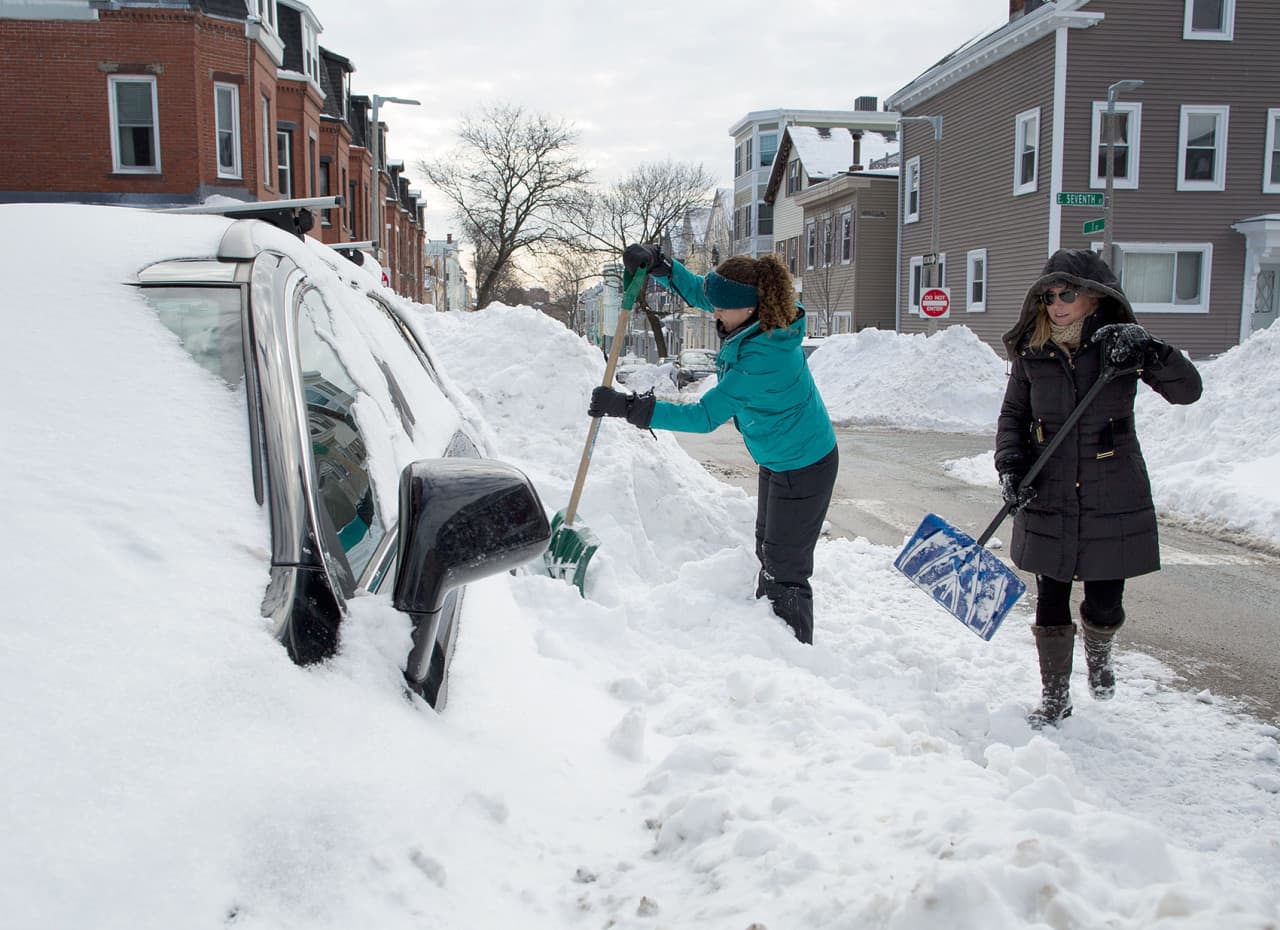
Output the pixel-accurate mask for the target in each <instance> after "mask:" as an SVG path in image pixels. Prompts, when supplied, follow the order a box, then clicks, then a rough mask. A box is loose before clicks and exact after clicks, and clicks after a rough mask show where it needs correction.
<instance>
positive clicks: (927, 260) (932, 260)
mask: <svg viewBox="0 0 1280 930" xmlns="http://www.w3.org/2000/svg"><path fill="white" fill-rule="evenodd" d="M920 264H922V265H924V266H925V267H926V268H928V267H929V266H931V265H936V264H938V253H937V252H929V253H927V254H926V255H925V256H924V257H922V258H921V259H920Z"/></svg>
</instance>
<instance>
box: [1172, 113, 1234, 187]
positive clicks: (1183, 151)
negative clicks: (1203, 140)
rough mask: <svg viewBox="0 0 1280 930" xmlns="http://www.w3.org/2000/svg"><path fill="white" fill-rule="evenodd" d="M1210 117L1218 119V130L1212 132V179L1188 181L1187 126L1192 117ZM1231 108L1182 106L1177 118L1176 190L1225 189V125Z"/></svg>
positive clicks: (1228, 120)
mask: <svg viewBox="0 0 1280 930" xmlns="http://www.w3.org/2000/svg"><path fill="white" fill-rule="evenodd" d="M1205 115H1212V116H1216V117H1217V118H1218V128H1217V130H1215V132H1214V159H1213V178H1212V179H1211V180H1208V181H1188V180H1187V179H1186V165H1187V124H1188V122H1189V119H1190V117H1192V116H1205ZM1230 117H1231V107H1230V106H1227V105H1222V106H1200V105H1190V104H1183V105H1182V107H1181V115H1180V116H1179V118H1178V178H1177V180H1178V190H1180V191H1224V190H1226V189H1227V125H1228V123H1229V122H1230Z"/></svg>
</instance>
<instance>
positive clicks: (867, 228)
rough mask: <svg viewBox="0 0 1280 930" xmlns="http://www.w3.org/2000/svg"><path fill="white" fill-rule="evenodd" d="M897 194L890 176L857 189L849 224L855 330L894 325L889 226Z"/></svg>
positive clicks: (892, 248)
mask: <svg viewBox="0 0 1280 930" xmlns="http://www.w3.org/2000/svg"><path fill="white" fill-rule="evenodd" d="M897 197H898V182H897V180H896V179H894V178H884V179H879V180H872V182H871V187H870V188H868V189H867V190H864V191H860V192H859V193H858V199H857V210H858V214H857V216H856V217H855V218H854V227H853V236H854V239H853V241H854V245H853V262H854V268H855V271H856V274H857V278H856V280H855V287H854V304H853V328H854V331H855V332H856V331H857V330H860V329H866V328H868V327H874V328H875V329H885V330H890V331H892V330H893V328H894V323H895V310H894V305H893V274H892V272H891V269H892V268H893V266H894V259H895V257H896V252H897V237H896V236H895V235H894V229H893V227H894V222H895V219H896V217H897V215H898V213H897Z"/></svg>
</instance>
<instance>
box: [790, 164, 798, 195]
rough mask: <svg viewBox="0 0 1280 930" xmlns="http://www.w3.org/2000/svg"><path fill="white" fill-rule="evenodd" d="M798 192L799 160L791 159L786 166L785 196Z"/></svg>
mask: <svg viewBox="0 0 1280 930" xmlns="http://www.w3.org/2000/svg"><path fill="white" fill-rule="evenodd" d="M799 190H800V159H798V158H793V159H791V161H790V163H788V165H787V194H788V195H790V194H794V193H797V192H798V191H799Z"/></svg>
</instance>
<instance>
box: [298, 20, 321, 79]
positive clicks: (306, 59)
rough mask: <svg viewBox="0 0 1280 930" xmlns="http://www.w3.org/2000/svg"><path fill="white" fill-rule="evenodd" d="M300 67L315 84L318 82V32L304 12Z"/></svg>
mask: <svg viewBox="0 0 1280 930" xmlns="http://www.w3.org/2000/svg"><path fill="white" fill-rule="evenodd" d="M302 69H303V71H304V72H305V73H306V75H307V77H309V78H310V79H311V80H312V81H313V82H314V83H315V84H316V85H317V86H319V84H320V33H319V32H317V31H316V29H315V27H314V26H312V25H311V21H310V20H308V19H307V17H306V15H305V14H304V15H303V17H302Z"/></svg>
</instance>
